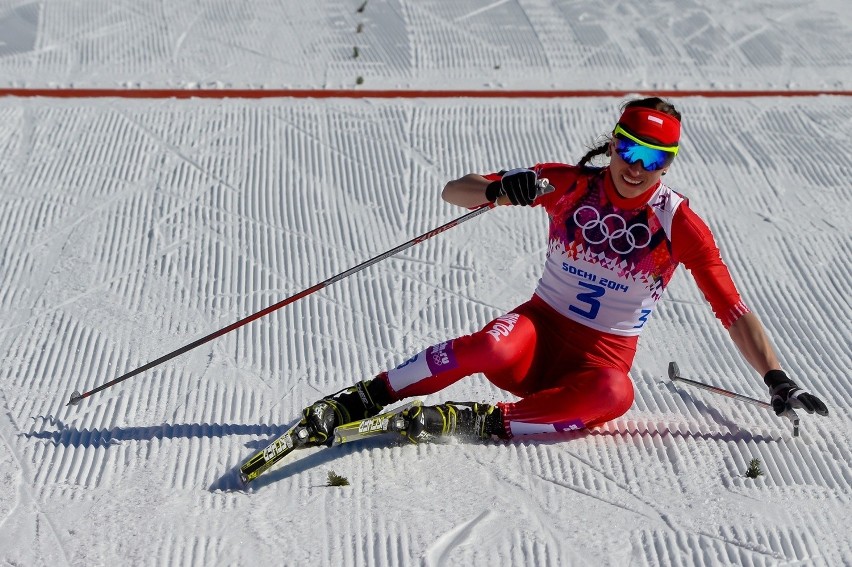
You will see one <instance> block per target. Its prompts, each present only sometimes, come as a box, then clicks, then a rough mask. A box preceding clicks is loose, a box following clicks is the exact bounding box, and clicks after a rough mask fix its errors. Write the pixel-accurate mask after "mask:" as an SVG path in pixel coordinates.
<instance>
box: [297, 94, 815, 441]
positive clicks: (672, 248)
mask: <svg viewBox="0 0 852 567" xmlns="http://www.w3.org/2000/svg"><path fill="white" fill-rule="evenodd" d="M680 118H681V116H680V113H679V112H678V111H677V110H675V108H674V106H672V105H671V104H669V103H668V102H666V101H664V100H661V99H659V98H646V99H642V100H635V101H632V102H629V103H627V104H626V105H624V108H623V113H622V114H621V117H620V118H619V119H618V122H617V123H616V125H615V127H614V129H613V131H612V135H611V136H610V137H609V139H608V141H607V142H606V143H604V144H602V145H600V146H599V147H597V148H595V149H592V150H591V151H589V152H588V153H587V154H586V155H585V156H584V157H583V159H581V160H580V162H579V163H578V164H577V165H566V164H561V163H543V164H538V165H536V166H534V167H532V168H530V169H526V168H523V169H513V170H511V171H507V172H501V173H492V174H488V175H485V176H482V175H477V174H468V175H465V176H464V177H462V178H460V179H457V180H455V181H451V182H449V183H448V184H447V185H446V187H445V188H444V190H443V194H442V197H443V199H444V200H445V201H447V202H449V203H452V204H454V205H459V206H461V207H468V208H475V207H479V206H481V205H483V204H485V203H486V202H489V201H490V202H494V201H495V200H497V199H498V198H501V197H502V198H503V200H505V199H506V198H508V200H509V201H510V202H511V204H512V205H520V206H531V205H532V206H542V207H544V208H545V210H546V211H547V213H548V215H549V217H550V233H549V247H548V252H547V259H546V261H545V265H544V272H543V275H542V276H541V279H540V280H539V282H538V286H537V287H536V290H535V293H534V294H533V296H532V298H531V299H530V300H529V301H527V302H526V303H523V304H522V305H520V306H518V307H516V308H515V309H513V310H512V311H511V312H509V313H507V314H505V315H503V316H501V317H498V318H497V319H495V320H494V321H491V322H490V323H488V324H487V325H485V327H483V328H482V329H481V330H480V331H477V332H475V333H473V334H471V335H467V336H462V337H458V338H456V339H452V340H450V341H447V342H444V343H440V344H438V345H434V346H431V347H429V348H427V349H426V350H424V351H423V352H421V353H419V354H417V355H415V356H414V357H413V358H411V359H410V360H408V361H407V362H405V363H404V364H402V365H400V366H398V367H396V368H394V369H392V370H388V371H387V372H382V373H381V374H379V375H378V376H377V377H376V378H374V379H372V380H366V381H363V382H359V383H358V384H356V385H354V386H353V387H351V388H348V389H346V390H343V391H341V392H338V393H337V394H334V395H332V396H328V397H326V398H323V399H322V400H319V401H317V402H316V403H314V404H312V405H311V406H309V407H308V408H306V409H305V410H304V412H303V418H302V425H303V426H305V427H306V428H307V430H308V432H309V437H308V444H311V445H317V444H325V443H330V442H331V438H332V433H333V431H334V428H335V427H336V426H337V425H340V424H342V423H347V422H349V421H354V420H356V419H361V418H364V417H370V416H373V415H375V414H377V413H379V411H380V410H381V409H382V408H383V407H384V406H385V405H387V404H390V403H393V402H396V401H398V400H401V399H403V398H407V397H410V396H424V395H427V394H432V393H435V392H438V391H439V390H442V389H443V388H446V387H447V386H449V385H451V384H453V383H454V382H456V381H457V380H459V379H461V378H463V377H465V376H468V375H470V374H473V373H476V372H482V373H483V374H485V376H486V377H487V378H488V380H489V381H491V382H492V383H493V384H494V385H496V386H497V387H499V388H501V389H503V390H505V391H507V392H510V393H511V394H514V395H515V396H517V397H518V398H520V400H518V401H516V402H498V403H497V404H495V405H490V404H486V403H471V402H465V403H459V402H447V403H443V404H440V405H436V406H421V407H415V408H413V409H412V410H409V411H408V412H407V413H406V416H407V419H406V430H405V431H404V433H403V434H404V435H406V436H408V437H410V438H411V439H412V440H420V439H427V438H430V437H432V436H441V435H453V434H455V435H463V436H469V437H474V438H482V439H487V438H491V437H492V436H497V437H500V438H504V439H508V438H511V437H512V436H514V435H528V434H535V433H544V432H553V431H564V430H574V429H581V428H584V427H592V426H595V425H599V424H602V423H604V422H606V421H609V420H611V419H614V418H616V417H618V416H620V415H622V414H624V413H625V412H626V411H627V410H628V408H629V407H630V405H631V404H632V403H633V384H632V382H631V380H630V377H629V376H628V372H629V371H630V367H631V365H632V363H633V357H634V356H635V354H636V345H637V341H638V339H639V334H640V333H641V332H642V329H643V328H644V327H645V324H646V323H647V321H648V318H649V317H650V315H651V313H652V312H653V310H654V306H655V305H656V303H657V301H659V300H660V298H661V297H662V295H663V292H664V291H665V289H666V286H667V285H668V283H669V281H670V280H671V278H672V275H673V274H674V271H675V269H676V268H677V266H678V264H683V265H684V266H686V268H687V269H688V270H690V271H691V272H692V275H693V277H694V278H695V280H696V282H697V284H698V287H699V288H700V289H701V291H702V292H703V294H704V296H705V298H706V299H707V301H708V302H709V303H710V306H711V307H712V309H713V311H714V313H715V315H716V317H717V318H718V319H719V320H720V321H721V323H722V325H724V327H725V328H726V329H727V330H728V332H729V334H730V336H731V339H732V340H733V342H734V344H735V345H736V347H737V348H738V349H739V351H740V352H741V353H742V355H743V356H744V357H745V359H746V360H747V361H748V362H749V364H750V365H751V366H752V367H754V369H755V370H756V371H757V372H758V373H759V374H760V375H761V376H763V380H764V382H765V383H766V385H767V386H768V387H769V394H770V396H771V403H772V406H773V409H774V410H775V412H776V413H778V414H780V413H783V411H784V410H785V409H786V408H787V407H788V406H789V407H801V408H803V409H805V410H806V411H807V412H808V413H813V412H816V413H818V414H820V415H827V414H828V410H827V409H826V406H825V404H824V403H823V402H822V401H821V400H820V399H819V398H817V397H816V396H814V395H813V394H810V393H808V392H806V391H804V390H802V389H801V388H799V387H798V386H797V385H796V384H795V382H793V381H792V380H791V379H790V378H789V377H787V375H786V374H785V372H784V371H783V370H782V369H781V366H780V364H779V361H778V357H777V356H776V354H775V352H774V350H773V348H772V346H771V344H770V342H769V339H768V338H767V336H766V333H765V332H764V329H763V326H762V325H761V323H760V321H759V320H758V318H757V316H756V315H755V314H753V313H751V312H750V311H749V309H748V307H746V305H745V304H744V303H743V301H742V300H741V298H740V295H739V293H738V292H737V289H736V287H735V286H734V282H733V281H732V279H731V276H730V274H729V272H728V268H727V266H726V265H725V264H724V263H723V262H722V259H721V257H720V255H719V250H718V248H717V247H716V243H715V241H714V239H713V235H712V234H711V232H710V229H709V228H708V227H707V225H706V224H705V223H704V221H703V220H701V218H699V217H698V215H696V214H695V213H694V212H693V211H692V209H690V208H689V203H688V201H687V200H686V199H685V198H684V197H683V196H681V195H680V194H678V193H676V192H675V191H673V190H672V189H671V188H669V187H668V186H666V185H665V184H663V183H662V182H661V177H662V176H663V175H665V174H666V172H667V171H668V169H669V167H670V166H671V164H672V162H673V161H674V159H675V156H676V155H677V153H678V143H679V141H680V132H681V124H680ZM601 154H605V155H606V156H609V157H610V163H609V165H608V166H607V167H603V168H595V167H590V166H589V165H587V164H588V162H589V160H591V159H592V158H593V157H595V156H598V155H601ZM539 178H547V179H549V180H550V183H551V184H552V185H553V186H554V187H555V189H556V190H555V191H554V192H552V193H550V194H547V195H542V196H537V185H536V183H537V181H538V179H539Z"/></svg>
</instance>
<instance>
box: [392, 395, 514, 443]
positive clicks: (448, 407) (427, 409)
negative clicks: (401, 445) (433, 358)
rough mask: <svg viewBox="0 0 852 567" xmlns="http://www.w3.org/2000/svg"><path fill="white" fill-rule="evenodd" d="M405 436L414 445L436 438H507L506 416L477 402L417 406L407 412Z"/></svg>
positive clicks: (498, 410)
mask: <svg viewBox="0 0 852 567" xmlns="http://www.w3.org/2000/svg"><path fill="white" fill-rule="evenodd" d="M403 416H404V417H405V420H406V425H405V431H404V432H403V435H404V436H405V437H407V438H408V439H409V440H410V441H412V442H414V443H419V442H422V441H429V440H431V439H433V438H435V437H443V436H446V435H456V436H458V437H464V438H468V439H491V436H492V435H496V436H498V437H500V438H504V439H505V438H507V435H506V430H505V428H504V427H503V413H502V412H501V411H500V408H498V407H497V406H492V405H488V404H478V403H475V402H446V403H443V404H439V405H436V406H417V407H414V408H411V409H410V410H406V411H405V412H404V413H403Z"/></svg>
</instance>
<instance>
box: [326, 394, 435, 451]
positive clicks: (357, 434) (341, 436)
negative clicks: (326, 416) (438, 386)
mask: <svg viewBox="0 0 852 567" xmlns="http://www.w3.org/2000/svg"><path fill="white" fill-rule="evenodd" d="M420 405H423V402H421V401H420V400H414V401H411V402H408V403H405V404H403V405H401V406H399V407H398V408H395V409H393V410H391V411H388V412H385V413H380V414H379V415H376V416H373V417H367V418H364V419H359V420H357V421H353V422H352V423H346V424H343V425H338V426H337V427H335V428H334V445H341V444H343V443H351V442H352V441H359V440H361V439H367V438H368V437H375V436H377V435H383V434H385V433H401V432H402V431H404V430H405V419H404V418H403V416H402V413H403V412H404V411H406V410H409V409H411V408H413V407H416V406H420Z"/></svg>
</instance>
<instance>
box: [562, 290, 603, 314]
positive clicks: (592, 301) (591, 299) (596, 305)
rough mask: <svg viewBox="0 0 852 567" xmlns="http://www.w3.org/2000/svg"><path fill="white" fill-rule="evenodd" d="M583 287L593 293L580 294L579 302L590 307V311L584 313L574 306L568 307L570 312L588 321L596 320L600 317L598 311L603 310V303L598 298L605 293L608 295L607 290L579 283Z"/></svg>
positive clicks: (578, 296)
mask: <svg viewBox="0 0 852 567" xmlns="http://www.w3.org/2000/svg"><path fill="white" fill-rule="evenodd" d="M577 283H579V284H580V285H581V286H582V287H584V288H586V289H589V290H591V291H589V292H587V293H578V294H577V301H581V302H583V303H585V304H587V305H588V306H589V309H588V310H586V311H584V310H582V309H580V308H578V307H575V306H573V305H569V306H568V310H569V311H571V312H573V313H576V314H577V315H580V316H582V317H585V318H586V319H594V318H595V317H597V316H598V311H600V309H601V302H600V301H598V298H599V297H601V296H602V295H603V294H604V293H606V288H605V287H603V286H600V285H595V284H591V283H588V282H583V281H580V282H577Z"/></svg>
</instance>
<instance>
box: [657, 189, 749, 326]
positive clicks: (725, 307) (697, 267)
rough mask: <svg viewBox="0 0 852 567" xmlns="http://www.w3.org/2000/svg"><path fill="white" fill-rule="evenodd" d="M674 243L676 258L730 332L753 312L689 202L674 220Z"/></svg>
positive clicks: (672, 237)
mask: <svg viewBox="0 0 852 567" xmlns="http://www.w3.org/2000/svg"><path fill="white" fill-rule="evenodd" d="M671 242H672V255H673V256H674V259H675V260H677V261H678V262H680V263H682V264H683V265H684V266H686V269H688V270H689V271H690V272H691V273H692V277H693V278H695V282H696V283H697V284H698V289H700V290H701V293H703V294H704V297H705V299H707V301H709V302H710V306H711V307H712V308H713V313H715V314H716V318H717V319H719V321H721V322H722V325H724V327H725V328H726V329H727V328H728V327H730V326H731V325H733V324H734V321H736V320H737V319H739V318H740V317H741V316H743V315H745V314H746V313H748V312H749V309H748V307H746V305H745V304H744V303H743V301H742V298H741V297H740V294H739V292H738V291H737V287H736V285H734V280H733V279H732V278H731V273H730V272H729V271H728V266H726V265H725V262H723V261H722V256H721V255H720V253H719V248H718V247H717V246H716V241H715V240H714V238H713V233H712V232H710V228H709V227H708V226H707V224H706V223H705V222H704V221H703V220H702V219H701V217H699V216H698V215H696V214H695V212H693V211H692V209H690V208H689V204H688V203H686V202H684V203H682V204H681V205H680V207H678V209H677V212H676V213H675V215H674V219H672V234H671Z"/></svg>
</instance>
